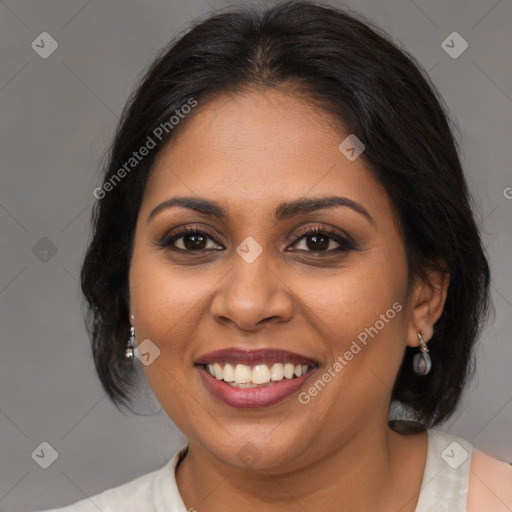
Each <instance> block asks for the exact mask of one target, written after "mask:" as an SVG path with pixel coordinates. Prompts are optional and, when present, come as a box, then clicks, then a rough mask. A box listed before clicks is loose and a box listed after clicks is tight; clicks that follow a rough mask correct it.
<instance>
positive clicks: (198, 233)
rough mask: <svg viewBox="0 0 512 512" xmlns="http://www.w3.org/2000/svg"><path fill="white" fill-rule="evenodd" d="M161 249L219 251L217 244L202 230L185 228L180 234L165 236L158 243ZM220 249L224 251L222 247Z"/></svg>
mask: <svg viewBox="0 0 512 512" xmlns="http://www.w3.org/2000/svg"><path fill="white" fill-rule="evenodd" d="M157 244H158V245H159V246H160V247H163V248H167V249H171V250H175V251H184V252H202V251H210V250H218V249H219V245H218V244H217V242H216V241H215V240H214V239H213V238H212V237H211V236H210V235H209V234H208V233H206V232H205V231H202V230H201V229H198V228H195V227H190V226H185V227H184V228H181V229H180V230H179V231H178V233H173V234H171V235H165V236H164V237H163V238H162V239H161V240H159V241H158V242H157ZM220 249H223V247H222V246H220Z"/></svg>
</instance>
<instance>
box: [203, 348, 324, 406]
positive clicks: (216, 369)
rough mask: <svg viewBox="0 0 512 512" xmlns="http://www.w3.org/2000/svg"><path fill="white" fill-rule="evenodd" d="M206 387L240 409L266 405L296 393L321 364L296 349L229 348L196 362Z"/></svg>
mask: <svg viewBox="0 0 512 512" xmlns="http://www.w3.org/2000/svg"><path fill="white" fill-rule="evenodd" d="M195 367H196V368H197V369H198V371H199V373H200V375H201V379H202V381H203V384H204V385H205V387H206V388H207V389H208V391H210V393H211V394H213V395H214V396H215V397H216V398H218V399H219V400H221V401H222V402H224V403H225V404H227V405H230V406H232V407H237V408H247V407H263V406H269V405H273V404H275V403H278V402H281V401H282V400H285V399H286V398H289V397H290V396H291V395H293V394H294V393H296V392H297V391H298V390H299V389H300V388H301V387H302V386H303V385H304V383H305V382H306V380H308V379H309V377H310V376H311V375H312V374H313V373H315V371H316V369H317V368H318V367H319V364H318V363H317V362H316V361H314V360H313V359H311V358H309V357H307V356H303V355H300V354H296V353H293V352H288V351H283V350H275V349H263V350H255V351H244V350H238V349H227V350H220V351H216V352H212V353H210V354H206V355H204V356H202V357H200V358H199V359H198V360H197V361H196V362H195Z"/></svg>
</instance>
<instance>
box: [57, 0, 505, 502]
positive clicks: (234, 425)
mask: <svg viewBox="0 0 512 512" xmlns="http://www.w3.org/2000/svg"><path fill="white" fill-rule="evenodd" d="M95 196H96V197H97V198H98V203H97V205H96V209H95V215H94V237H93V239H92V242H91V244H90V246H89V248H88V251H87V255H86V257H85V261H84V264H83V268H82V288H83V291H84V294H85V296H86V298H87V301H88V304H89V313H90V315H89V328H90V331H91V336H92V340H93V348H94V358H95V364H96V368H97V371H98V375H99V378H100V380H101V382H102V384H103V386H104V389H105V390H106V392H107V393H108V395H109V396H110V398H111V399H112V401H113V402H114V403H115V404H116V406H119V405H121V404H123V405H126V404H127V403H129V398H130V392H131V391H132V390H133V389H135V386H136V383H135V377H134V376H135V368H134V367H135V365H138V364H140V363H142V368H143V370H144V373H145V376H146V377H147V380H148V382H149V384H150V385H151V387H152V390H153V391H154V393H155V396H156V397H157V399H158V401H159V402H160V404H161V405H162V407H163V409H164V410H165V412H166V413H167V414H168V416H169V417H170V418H171V419H172V420H173V421H174V422H175V423H176V425H177V426H178V427H179V428H180V429H181V431H182V432H183V433H184V435H185V436H186V437H187V440H188V443H187V446H185V447H183V449H182V450H180V451H179V452H177V453H176V454H175V455H174V456H173V457H172V459H171V460H170V461H169V463H168V464H167V465H166V466H165V467H163V468H161V469H159V470H157V471H155V472H152V473H150V474H148V475H143V476H141V477H139V478H138V479H136V480H134V481H132V482H129V483H127V484H124V485H122V486H120V487H116V488H114V489H110V490H107V491H105V492H103V493H101V494H99V495H96V496H93V497H91V498H88V499H85V500H82V501H81V502H79V503H76V504H74V505H72V506H70V507H66V508H61V509H58V510H60V511H62V512H64V511H69V512H71V511H84V512H85V511H90V510H91V511H92V510H94V511H96V510H98V509H100V510H104V511H106V510H123V511H127V510H134V511H135V510H137V511H141V510H144V511H150V510H155V511H159V512H163V511H173V512H184V511H186V510H197V511H199V512H203V511H204V512H206V511H214V510H216V511H218V510H226V511H228V510H244V511H261V510H265V511H266V512H273V511H278V510H279V511H281V510H287V511H295V510H297V511H299V510H301V511H304V510H306V511H312V512H316V511H320V510H321V511H338V510H354V511H358V512H363V511H367V510H372V511H375V510H378V511H380V512H388V511H389V512H390V511H393V512H396V511H397V510H400V511H401V512H413V511H416V512H426V511H428V510H436V511H440V510H441V511H442V510H447V511H448V510H449V511H450V512H451V511H458V510H460V511H462V510H469V511H482V510H485V511H486V512H491V511H498V510H499V511H501V510H509V509H510V507H512V485H511V484H512V468H511V467H510V466H509V465H508V464H506V463H505V462H502V461H499V460H497V459H493V458H491V457H489V456H488V455H486V454H484V453H482V452H480V451H478V450H474V449H473V447H472V446H471V444H470V443H469V442H468V441H466V440H464V439H460V438H457V437H455V436H452V435H449V434H447V433H444V432H442V431H440V430H437V429H435V428H434V427H435V426H436V425H437V424H439V423H440V422H442V421H443V420H445V419H447V418H448V417H450V415H451V414H452V413H453V412H454V411H455V409H456V407H457V405H458V403H459V400H460V397H461V393H462V391H463V389H464V386H465V384H466V382H467V380H468V378H469V376H470V371H469V370H470V369H471V367H472V360H473V347H474V344H475V342H476V340H477V337H478V335H479V333H480V331H481V328H482V325H483V322H484V321H485V319H486V316H487V311H488V301H489V296H488V287H489V268H488V263H487V261H486V258H485V256H484V252H483V249H482V243H481V240H480V236H479V233H478V229H477V227H476V224H475V221H474V218H473V214H472V211H471V208H470V197H469V193H468V190H467V187H466V182H465V179H464V176H463V171H462V169H461V164H460V161H459V156H458V154H457V149H456V146H455V143H454V138H453V135H452V133H451V130H450V127H449V123H448V120H447V116H446V114H445V112H444V110H443V108H442V106H441V100H440V99H439V97H438V96H437V93H436V91H435V88H434V87H433V85H432V84H431V83H430V81H429V80H428V78H427V77H426V76H424V75H423V74H422V73H421V72H420V71H419V67H418V65H417V64H416V63H415V61H414V60H413V59H412V57H410V56H409V55H407V54H406V53H404V52H403V51H402V50H400V49H398V48H397V47H396V46H395V45H394V44H393V43H391V42H390V41H389V40H388V39H387V38H386V36H384V35H382V34H381V33H380V32H379V30H378V29H376V28H374V27H371V26H370V24H368V23H367V22H363V21H361V20H359V19H358V18H356V17H354V16H351V15H349V14H347V13H346V12H344V11H341V10H337V9H334V8H332V7H328V6H324V5H321V4H314V3H309V2H287V3H283V4H280V5H277V6H275V7H272V8H270V9H268V10H266V11H265V12H263V13H260V12H258V11H256V10H252V9H247V10H241V11H236V12H230V13H224V14H220V15H217V16H213V17H211V18H209V19H207V20H205V21H203V22H201V23H199V24H197V25H196V26H195V27H194V28H193V29H191V30H190V31H189V32H188V33H186V34H185V35H184V36H183V37H181V38H180V39H179V40H178V41H177V42H174V43H173V44H172V45H171V46H170V47H169V48H168V49H166V50H165V51H164V52H162V54H161V55H160V56H159V58H158V59H157V60H156V62H155V63H154V64H153V65H152V66H151V68H150V69H149V71H148V72H147V74H146V76H145V77H144V79H143V80H142V83H141V84H140V86H139V88H138V90H137V91H136V93H135V94H134V95H133V97H132V98H131V100H130V102H129V105H128V107H127V109H126V110H125V113H124V115H123V118H122V120H121V122H120V126H119V129H118V132H117V135H116V139H115V141H114V144H113V146H112V151H111V154H110V160H109V164H108V168H107V169H106V174H105V179H104V183H103V185H102V187H99V188H98V189H96V190H95ZM127 339H128V346H127V343H126V340H127ZM392 401H393V403H398V404H401V407H402V408H404V409H405V410H406V411H407V417H408V418H412V420H413V421H410V422H409V423H407V422H399V421H398V422H397V421H395V422H393V421H388V420H389V413H390V405H391V402H392Z"/></svg>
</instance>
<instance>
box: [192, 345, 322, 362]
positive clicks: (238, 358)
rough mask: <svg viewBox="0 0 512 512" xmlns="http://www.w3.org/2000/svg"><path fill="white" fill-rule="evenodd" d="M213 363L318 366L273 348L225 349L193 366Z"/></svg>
mask: <svg viewBox="0 0 512 512" xmlns="http://www.w3.org/2000/svg"><path fill="white" fill-rule="evenodd" d="M213 363H240V364H246V365H248V366H249V365H256V364H265V363H293V364H307V365H311V364H314V365H317V364H318V363H317V361H315V360H314V359H312V358H311V357H307V356H304V355H301V354H297V353H295V352H289V351H287V350H280V349H275V348H262V349H258V350H244V349H240V348H226V349H222V350H215V351H214V352H208V353H207V354H203V355H201V356H199V357H198V358H197V360H196V361H195V364H213Z"/></svg>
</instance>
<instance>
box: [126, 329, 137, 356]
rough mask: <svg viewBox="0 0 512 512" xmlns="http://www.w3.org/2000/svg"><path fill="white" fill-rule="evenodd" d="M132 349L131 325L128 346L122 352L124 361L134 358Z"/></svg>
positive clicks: (132, 330)
mask: <svg viewBox="0 0 512 512" xmlns="http://www.w3.org/2000/svg"><path fill="white" fill-rule="evenodd" d="M134 348H135V327H133V325H132V326H131V327H130V339H129V340H128V344H127V345H126V350H125V352H124V357H126V359H130V360H132V359H133V357H134V355H135V354H134Z"/></svg>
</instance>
